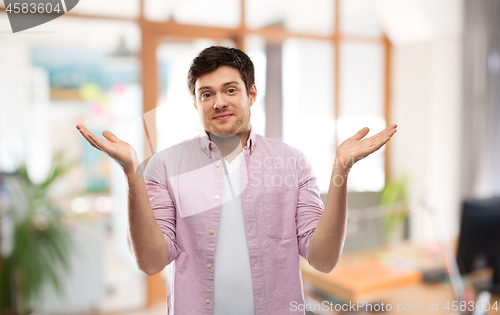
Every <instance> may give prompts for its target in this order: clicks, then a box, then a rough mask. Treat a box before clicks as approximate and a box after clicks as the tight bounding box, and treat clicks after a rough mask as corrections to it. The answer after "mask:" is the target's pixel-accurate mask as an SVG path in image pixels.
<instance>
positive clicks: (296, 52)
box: [283, 39, 335, 193]
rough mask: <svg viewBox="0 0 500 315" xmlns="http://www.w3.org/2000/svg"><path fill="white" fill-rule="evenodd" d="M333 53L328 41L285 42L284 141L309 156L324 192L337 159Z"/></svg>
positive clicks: (326, 189) (320, 187)
mask: <svg viewBox="0 0 500 315" xmlns="http://www.w3.org/2000/svg"><path fill="white" fill-rule="evenodd" d="M333 54H334V51H333V45H332V44H331V43H330V42H327V41H319V40H299V39H288V40H286V41H285V42H284V43H283V141H284V142H285V143H287V144H289V145H291V146H293V147H296V148H298V149H299V150H301V151H302V152H304V154H306V156H307V157H308V159H309V160H310V161H311V163H312V165H313V167H314V170H315V173H316V177H317V178H318V186H319V189H320V191H321V192H322V193H326V192H328V187H329V183H330V177H331V172H332V166H333V162H334V158H335V117H334V114H333V94H334V92H333V89H334V84H333Z"/></svg>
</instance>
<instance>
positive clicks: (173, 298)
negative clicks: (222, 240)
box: [145, 128, 324, 315]
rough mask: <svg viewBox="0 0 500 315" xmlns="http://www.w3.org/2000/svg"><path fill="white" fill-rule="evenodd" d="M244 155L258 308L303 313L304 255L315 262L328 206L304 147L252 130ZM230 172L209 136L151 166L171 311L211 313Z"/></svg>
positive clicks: (259, 313)
mask: <svg viewBox="0 0 500 315" xmlns="http://www.w3.org/2000/svg"><path fill="white" fill-rule="evenodd" d="M243 155H244V159H242V167H241V185H240V186H241V189H240V191H235V192H234V194H235V195H238V194H241V197H242V198H241V200H242V206H243V211H244V220H245V233H246V237H247V243H248V251H249V257H250V267H251V276H252V287H253V296H254V306H255V314H256V315H263V314H273V315H279V314H298V313H299V312H298V311H295V312H293V311H292V309H297V308H296V307H295V308H292V307H291V305H298V304H303V303H304V295H303V288H302V279H301V273H300V266H299V255H300V256H302V257H304V258H305V259H307V260H309V241H310V239H311V236H312V233H313V232H314V230H315V228H316V226H317V224H318V222H319V219H320V217H321V214H322V213H323V209H324V206H323V203H322V201H321V199H320V195H319V189H318V186H317V184H316V177H315V176H314V173H313V171H312V168H311V165H310V163H309V161H308V160H307V158H306V157H305V156H304V154H303V153H302V152H300V151H299V150H297V149H295V148H292V147H290V146H288V145H286V144H284V143H282V142H279V141H275V140H272V139H269V138H265V137H263V136H261V135H258V134H255V132H254V130H253V128H252V129H251V131H250V136H249V139H248V142H247V144H246V146H245V147H243ZM223 176H224V168H223V165H222V162H221V155H220V151H219V150H218V149H217V146H216V145H215V143H213V142H212V141H210V139H209V137H208V136H206V135H205V136H201V137H196V138H193V139H190V140H187V141H184V142H182V143H180V144H177V145H175V146H172V147H170V148H167V149H165V150H162V151H160V152H158V153H156V154H155V155H154V156H153V157H152V158H151V159H150V160H149V162H148V164H147V167H146V170H145V180H146V187H147V190H148V194H149V198H150V201H151V206H152V209H153V212H154V216H155V218H156V222H157V224H158V226H159V227H160V229H161V231H162V233H163V235H164V236H165V241H166V243H167V248H168V259H167V262H166V265H169V264H171V265H170V266H169V267H170V273H169V283H168V294H167V314H171V315H172V314H175V315H185V314H187V315H202V314H207V315H208V314H212V311H213V298H214V268H217V266H215V265H214V250H215V242H216V239H217V225H218V221H219V214H220V209H221V202H222V191H223ZM301 314H304V312H303V311H302V313H301Z"/></svg>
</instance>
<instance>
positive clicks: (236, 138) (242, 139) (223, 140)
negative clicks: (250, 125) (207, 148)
mask: <svg viewBox="0 0 500 315" xmlns="http://www.w3.org/2000/svg"><path fill="white" fill-rule="evenodd" d="M207 134H208V136H209V138H210V140H211V141H213V142H214V143H215V144H216V145H217V148H219V151H220V153H221V155H222V157H223V158H225V159H226V161H228V162H229V163H231V162H232V161H233V160H234V159H235V158H236V157H237V156H238V155H239V154H240V153H241V151H243V146H245V145H246V144H247V142H248V138H249V137H250V130H248V131H246V132H244V133H241V134H239V135H233V134H213V133H207Z"/></svg>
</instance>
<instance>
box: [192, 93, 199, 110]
mask: <svg viewBox="0 0 500 315" xmlns="http://www.w3.org/2000/svg"><path fill="white" fill-rule="evenodd" d="M193 106H194V109H196V110H198V105H196V97H194V96H193Z"/></svg>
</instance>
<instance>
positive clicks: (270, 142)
mask: <svg viewBox="0 0 500 315" xmlns="http://www.w3.org/2000/svg"><path fill="white" fill-rule="evenodd" d="M255 138H256V142H257V146H260V148H259V149H258V151H259V152H260V151H264V152H266V153H273V155H282V156H293V157H297V158H306V156H305V154H304V153H303V152H302V151H301V150H299V149H297V148H295V147H292V146H291V145H289V144H286V143H284V142H282V141H278V140H274V139H271V138H267V137H264V136H262V135H259V134H256V135H255Z"/></svg>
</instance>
